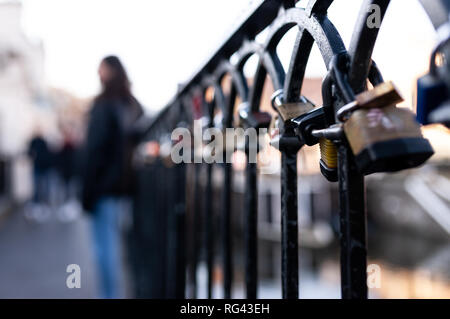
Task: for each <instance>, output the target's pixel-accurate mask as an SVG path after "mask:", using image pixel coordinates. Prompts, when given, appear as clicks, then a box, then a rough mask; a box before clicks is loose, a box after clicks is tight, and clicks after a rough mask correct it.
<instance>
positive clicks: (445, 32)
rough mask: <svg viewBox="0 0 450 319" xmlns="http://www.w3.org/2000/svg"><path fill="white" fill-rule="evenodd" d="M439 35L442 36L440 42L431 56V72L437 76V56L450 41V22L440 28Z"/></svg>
mask: <svg viewBox="0 0 450 319" xmlns="http://www.w3.org/2000/svg"><path fill="white" fill-rule="evenodd" d="M437 33H438V37H439V38H440V41H439V43H438V44H437V45H436V46H435V47H434V49H433V51H432V52H431V57H430V73H431V74H432V75H434V76H437V75H438V73H437V65H436V56H437V54H438V53H439V52H441V51H442V48H443V47H445V46H446V45H447V44H448V43H449V42H450V25H449V23H446V24H444V25H443V26H441V27H440V28H439V29H438V30H437Z"/></svg>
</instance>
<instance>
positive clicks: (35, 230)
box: [0, 211, 96, 298]
mask: <svg viewBox="0 0 450 319" xmlns="http://www.w3.org/2000/svg"><path fill="white" fill-rule="evenodd" d="M88 226H89V225H88V223H87V220H86V218H85V217H82V218H78V219H77V220H75V221H73V222H70V223H63V222H61V221H59V220H58V219H57V218H56V217H55V216H50V217H49V219H48V220H47V221H45V222H42V223H36V222H34V221H28V220H27V219H25V217H24V214H23V213H22V212H21V211H15V212H12V213H10V214H9V215H8V216H5V217H4V218H3V219H2V220H1V221H0V255H1V256H3V258H1V261H0V282H1V285H0V298H94V297H95V296H96V294H95V292H96V284H95V283H96V281H95V270H94V263H93V256H92V252H91V249H90V247H89V242H90V238H89V236H90V233H89V229H88ZM70 264H78V265H80V268H81V278H82V280H81V289H69V288H67V286H66V279H67V276H68V275H69V273H67V272H66V268H67V266H68V265H70Z"/></svg>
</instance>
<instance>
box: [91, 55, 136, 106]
mask: <svg viewBox="0 0 450 319" xmlns="http://www.w3.org/2000/svg"><path fill="white" fill-rule="evenodd" d="M102 63H105V64H106V65H107V66H108V67H109V68H110V69H111V70H112V77H111V79H109V80H108V81H105V82H103V83H102V87H103V88H102V92H101V93H100V94H99V95H98V96H97V98H96V100H97V101H99V100H105V99H120V100H122V101H123V102H127V103H134V102H135V101H136V99H135V98H134V96H133V95H132V94H131V89H130V86H131V85H130V81H129V79H128V75H127V72H126V71H125V68H124V67H123V64H122V62H121V61H120V59H119V58H118V57H117V56H114V55H110V56H107V57H105V58H104V59H103V60H102Z"/></svg>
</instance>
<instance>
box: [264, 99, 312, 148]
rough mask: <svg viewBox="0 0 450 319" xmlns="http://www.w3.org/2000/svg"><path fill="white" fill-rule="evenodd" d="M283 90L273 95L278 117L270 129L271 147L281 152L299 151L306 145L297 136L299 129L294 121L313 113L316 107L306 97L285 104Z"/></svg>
mask: <svg viewBox="0 0 450 319" xmlns="http://www.w3.org/2000/svg"><path fill="white" fill-rule="evenodd" d="M283 100H284V97H283V90H278V91H276V92H275V93H274V94H273V95H272V107H273V108H274V110H276V111H277V113H278V115H277V116H275V117H274V118H273V120H272V124H271V125H270V127H269V134H270V139H271V145H272V146H274V147H276V148H278V149H280V150H283V149H284V150H290V151H294V152H295V151H298V149H300V147H301V146H302V145H304V144H307V143H305V142H304V141H302V140H301V139H300V138H299V136H298V135H297V134H296V132H295V129H296V128H297V125H296V123H295V122H294V120H295V119H296V118H298V117H300V116H302V115H304V114H307V113H308V112H310V111H312V110H313V109H314V107H315V105H314V104H313V103H312V102H311V101H309V100H308V99H307V98H306V97H304V96H300V98H299V100H298V101H297V102H292V103H285V102H284V101H283Z"/></svg>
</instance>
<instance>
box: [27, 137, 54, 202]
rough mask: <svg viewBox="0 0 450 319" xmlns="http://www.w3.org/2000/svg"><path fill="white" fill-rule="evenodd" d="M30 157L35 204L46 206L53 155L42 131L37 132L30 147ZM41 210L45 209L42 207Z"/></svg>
mask: <svg viewBox="0 0 450 319" xmlns="http://www.w3.org/2000/svg"><path fill="white" fill-rule="evenodd" d="M28 156H29V157H30V158H31V161H32V163H33V187H34V194H33V200H32V201H33V204H35V205H39V206H44V205H47V204H48V200H49V198H48V197H49V170H50V168H51V164H52V163H51V162H52V153H51V151H50V149H49V147H48V144H47V141H46V140H45V139H44V137H43V135H42V133H41V131H40V129H36V132H35V134H34V136H33V137H32V139H31V140H30V144H29V146H28ZM41 209H45V208H44V207H41Z"/></svg>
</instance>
